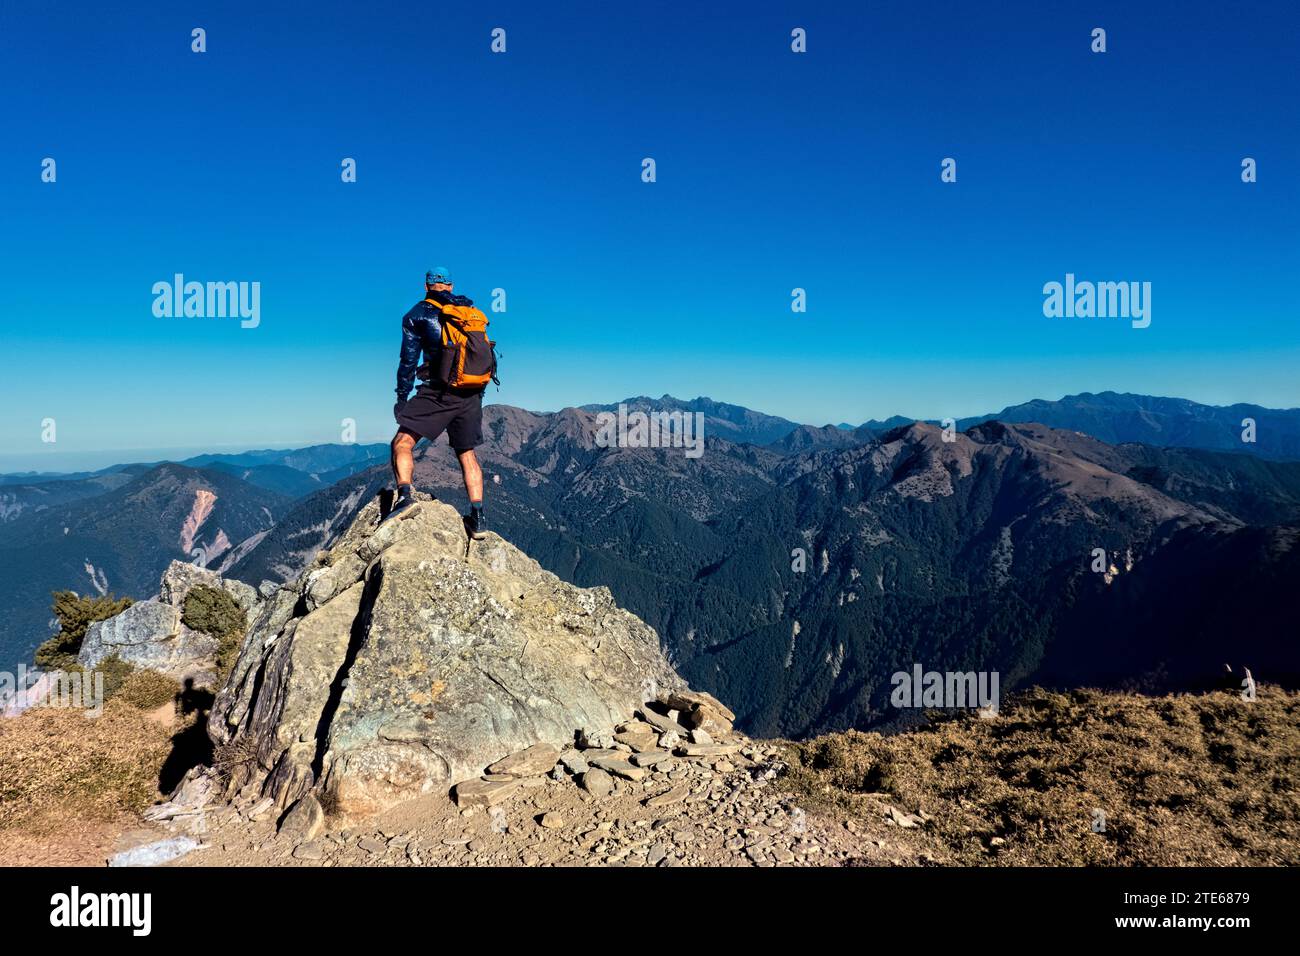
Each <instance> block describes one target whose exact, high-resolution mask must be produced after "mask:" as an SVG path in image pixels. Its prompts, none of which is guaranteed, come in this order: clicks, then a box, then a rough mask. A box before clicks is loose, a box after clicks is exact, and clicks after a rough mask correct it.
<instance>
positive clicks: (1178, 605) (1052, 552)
mask: <svg viewBox="0 0 1300 956" xmlns="http://www.w3.org/2000/svg"><path fill="white" fill-rule="evenodd" d="M618 404H624V405H626V406H628V408H629V409H631V410H644V411H650V410H663V411H691V412H701V413H703V414H704V417H705V436H706V447H705V453H704V455H703V456H702V457H700V458H698V459H687V458H686V457H685V456H684V455H683V453H682V450H681V449H673V448H657V449H652V448H604V447H600V446H599V445H598V444H597V442H596V441H595V432H596V415H597V414H598V413H599V412H601V411H612V410H615V409H617V407H618ZM1242 408H1249V406H1234V407H1233V409H1210V408H1208V407H1207V406H1199V405H1196V404H1195V403H1190V402H1184V401H1183V400H1179V399H1155V398H1146V397H1142V396H1131V395H1114V394H1113V393H1102V394H1101V395H1079V396H1070V397H1067V398H1066V399H1062V400H1061V401H1060V402H1055V403H1028V404H1026V405H1024V406H1016V407H1015V408H1013V409H1007V410H1005V414H1000V415H998V416H997V417H996V418H990V417H987V416H985V417H980V418H979V419H972V420H969V421H963V422H959V423H958V426H959V428H960V429H961V430H960V432H959V433H957V434H955V435H954V434H953V433H951V432H948V433H945V431H944V430H943V429H941V428H940V427H937V426H936V425H933V424H929V423H923V422H912V421H910V420H906V419H891V420H887V421H883V422H868V423H864V424H863V425H861V426H856V427H853V428H845V427H840V426H827V427H823V428H818V427H814V426H804V425H798V424H797V423H794V422H790V421H787V420H785V419H781V418H777V417H775V416H769V415H764V414H762V413H759V412H754V411H751V410H749V409H745V408H742V407H740V406H735V405H727V404H725V403H721V402H714V401H712V400H709V399H696V400H694V401H689V402H683V401H679V400H676V399H672V398H671V397H669V396H665V397H664V398H662V399H648V398H644V397H642V398H635V399H628V400H626V401H625V402H624V403H616V404H613V405H594V406H586V407H584V408H569V409H563V410H561V411H559V412H555V413H546V414H543V413H536V412H530V411H525V410H523V409H519V408H514V407H511V406H505V405H496V406H488V407H487V408H485V410H484V435H485V439H486V441H485V444H484V446H483V447H482V448H481V449H480V455H479V457H480V460H481V462H482V464H483V468H484V473H485V476H486V479H487V481H488V491H487V496H486V497H487V501H488V508H489V516H490V520H491V523H492V525H491V526H492V528H493V530H496V531H499V532H500V533H501V534H502V535H504V536H505V537H506V538H508V539H509V540H511V541H512V542H513V543H515V544H516V545H518V546H519V547H520V548H521V549H522V550H524V551H525V552H527V553H528V554H530V555H531V556H532V557H533V558H534V559H536V560H537V561H538V562H539V563H541V564H542V566H543V567H545V568H546V569H548V570H550V571H552V572H554V573H556V574H558V575H559V576H560V577H562V578H564V579H566V580H569V581H572V582H574V583H576V584H579V585H582V586H592V585H597V584H603V585H606V586H608V587H609V588H610V589H611V591H612V592H613V594H614V596H615V598H616V600H617V601H618V602H619V604H621V605H622V606H624V607H626V608H628V609H629V610H631V611H633V612H634V613H636V614H637V615H638V616H640V617H642V618H643V619H644V620H646V621H647V622H648V623H650V624H651V625H652V626H654V627H655V628H656V629H657V630H658V632H659V634H660V636H661V639H662V641H663V642H664V646H665V649H666V651H667V652H668V654H669V657H670V659H671V660H672V662H673V663H674V665H675V666H676V667H677V669H678V670H679V672H680V673H681V674H682V675H683V676H684V677H686V679H687V680H688V681H689V682H690V683H691V684H692V685H693V686H697V687H699V688H701V689H704V690H707V691H710V692H712V693H715V694H716V695H718V696H719V697H721V698H722V699H724V700H726V701H727V702H728V704H729V705H730V706H731V707H732V708H733V709H734V710H735V711H736V713H737V715H738V725H739V726H741V727H743V728H745V729H746V730H747V731H748V732H751V733H755V734H760V735H782V736H792V737H798V736H805V735H808V734H811V733H815V732H819V731H824V730H836V729H843V728H846V727H854V726H856V727H864V726H878V725H885V724H889V723H892V722H898V721H899V720H900V719H903V718H900V714H899V712H898V711H897V710H896V709H893V708H891V707H890V706H889V704H888V697H889V691H890V689H891V685H890V677H891V675H892V674H894V673H895V672H898V671H909V670H910V669H911V668H912V667H913V665H914V664H918V663H919V664H921V665H923V666H924V667H925V669H927V670H939V671H945V670H961V671H966V670H977V671H990V670H992V671H997V672H999V674H1000V676H1001V686H1002V689H1003V692H1004V693H1005V692H1007V691H1008V690H1009V689H1011V688H1012V687H1014V686H1017V685H1019V684H1023V683H1026V682H1030V681H1033V682H1038V683H1048V684H1059V685H1063V686H1064V685H1070V686H1077V685H1080V684H1100V685H1107V686H1118V687H1134V688H1143V689H1167V688H1172V687H1184V686H1191V685H1195V684H1196V683H1197V682H1199V681H1202V680H1206V679H1212V678H1213V676H1214V675H1215V673H1216V671H1219V670H1222V666H1223V663H1224V662H1228V661H1232V662H1234V663H1237V664H1240V663H1246V664H1247V665H1249V666H1251V667H1252V668H1254V669H1255V671H1256V673H1257V674H1258V675H1260V676H1261V678H1262V679H1268V680H1273V681H1277V682H1281V683H1287V682H1290V683H1295V682H1297V681H1298V680H1300V666H1297V662H1296V655H1295V654H1294V651H1293V650H1292V645H1293V641H1292V637H1291V635H1292V634H1293V631H1294V628H1293V626H1292V625H1291V624H1290V621H1289V616H1288V610H1287V607H1286V600H1287V598H1288V596H1289V594H1290V593H1291V590H1292V589H1293V588H1294V587H1295V586H1296V585H1297V584H1300V551H1298V550H1297V548H1296V546H1295V545H1296V540H1297V537H1300V462H1295V461H1287V460H1282V459H1283V458H1284V457H1285V454H1284V451H1283V450H1284V449H1285V448H1287V447H1289V446H1288V445H1287V443H1286V441H1285V440H1283V438H1282V436H1285V435H1286V434H1289V433H1288V432H1287V430H1286V429H1287V428H1288V427H1291V426H1294V424H1295V422H1296V418H1297V416H1298V415H1300V413H1298V412H1295V411H1272V410H1267V409H1259V410H1255V412H1254V414H1253V415H1250V416H1249V417H1254V418H1255V419H1256V421H1257V423H1258V439H1259V440H1258V447H1247V446H1244V445H1243V443H1241V441H1240V427H1238V428H1237V431H1236V433H1235V434H1237V442H1236V444H1235V445H1230V444H1228V441H1229V437H1228V436H1230V433H1231V428H1230V427H1229V426H1230V423H1231V421H1232V420H1233V419H1234V418H1236V416H1238V414H1241V415H1242V417H1247V415H1246V413H1244V412H1239V410H1240V409H1242ZM1031 409H1032V410H1033V411H1034V412H1036V413H1037V414H1038V418H1039V419H1044V418H1045V419H1050V421H1048V422H1045V423H1044V422H1041V421H1038V422H1028V421H1024V420H1023V416H1025V415H1029V414H1030V411H1029V410H1031ZM1106 409H1111V410H1112V412H1111V414H1109V415H1108V414H1107V413H1106V411H1105V410H1106ZM1237 421H1238V422H1239V421H1240V419H1239V418H1238V419H1237ZM1049 426H1050V427H1049ZM1081 426H1086V427H1081ZM1090 429H1091V431H1092V432H1098V433H1100V434H1097V435H1092V434H1091V432H1090V431H1089V430H1090ZM1134 436H1143V437H1145V438H1146V439H1147V440H1146V441H1143V442H1141V443H1139V441H1138V439H1137V438H1135V437H1134ZM1266 436H1268V438H1269V440H1268V442H1267V444H1266V442H1265V438H1266ZM946 438H952V439H953V440H951V441H949V440H945V439H946ZM1182 439H1189V441H1188V445H1189V447H1168V446H1171V445H1172V444H1174V443H1175V441H1176V440H1182ZM1197 441H1199V442H1201V443H1203V444H1204V445H1206V446H1209V447H1205V448H1198V447H1195V444H1194V443H1195V442H1197ZM323 447H324V448H327V449H328V448H331V447H334V448H336V449H338V448H342V449H349V448H350V449H354V454H353V457H351V458H346V459H344V460H342V461H341V463H340V462H339V461H338V459H336V458H333V457H331V456H332V455H334V454H335V452H326V451H323V450H320V449H318V450H316V451H315V452H312V453H311V454H308V455H303V456H302V457H301V458H299V459H295V458H292V457H291V456H292V454H293V453H288V452H271V451H266V452H250V453H247V455H246V456H205V457H204V458H203V459H198V460H191V462H190V466H180V465H158V466H153V467H148V466H131V467H130V468H120V469H117V470H113V471H110V472H109V473H107V474H97V475H94V476H89V477H81V478H78V479H75V480H72V481H68V482H50V481H43V482H35V483H32V484H31V485H16V486H15V485H8V486H5V487H3V488H0V494H5V493H12V492H13V490H14V488H15V487H19V488H24V489H27V490H25V491H24V492H23V495H24V496H25V497H23V498H22V499H21V500H20V501H19V500H18V499H15V501H16V502H17V503H20V504H21V505H22V506H23V508H24V509H25V510H24V511H23V512H20V513H19V514H18V515H17V516H16V517H14V518H13V519H12V520H8V521H5V522H4V523H0V571H4V572H5V573H6V574H7V575H14V574H17V575H18V577H7V579H8V580H11V581H15V582H17V584H18V586H17V587H14V586H11V587H9V588H7V589H6V595H5V605H6V607H4V608H3V610H5V611H8V612H9V615H8V617H9V623H8V624H6V628H7V630H6V631H5V632H4V633H3V634H0V640H7V641H9V645H8V647H7V648H6V650H8V649H9V647H12V648H14V651H11V653H14V652H17V653H21V652H22V650H23V649H24V648H30V647H31V646H34V644H35V643H37V642H38V640H39V639H41V638H43V637H44V636H45V635H46V633H47V632H46V630H45V628H44V624H45V618H46V617H47V616H48V612H47V610H46V608H47V605H48V590H50V589H52V588H54V587H70V588H73V589H77V590H88V589H99V588H100V587H101V586H102V587H106V588H107V589H109V590H112V591H114V592H115V593H118V594H131V595H132V596H136V597H145V596H148V595H147V594H145V593H144V592H145V591H147V590H149V588H150V587H152V586H153V585H154V584H155V583H156V580H157V577H158V573H159V571H160V570H161V568H162V567H165V565H166V563H167V561H168V560H170V559H171V558H172V557H178V556H183V555H182V554H180V553H179V552H182V551H183V550H189V549H183V548H182V546H183V545H185V544H187V543H190V544H193V543H194V542H193V541H190V542H187V540H186V537H185V536H186V534H187V533H188V532H187V531H186V530H185V529H187V528H192V529H193V530H194V535H195V537H194V541H198V542H200V544H201V545H202V546H204V547H210V546H212V545H213V544H214V543H219V542H222V538H224V546H223V547H221V548H219V549H217V553H216V554H215V555H214V556H211V557H215V561H214V563H213V565H212V566H213V567H214V568H219V569H220V570H222V572H223V573H225V574H226V575H227V576H232V577H236V578H240V579H242V580H244V581H247V582H249V583H251V584H257V583H259V582H261V581H262V580H264V579H271V580H275V581H283V580H287V579H289V578H291V577H293V576H295V575H296V574H298V573H299V572H300V571H301V569H302V568H303V567H304V566H305V565H306V564H307V563H308V562H309V561H310V560H311V559H312V558H313V557H314V556H315V554H316V552H317V551H318V550H319V549H320V548H321V547H322V546H323V545H325V544H326V543H328V542H330V541H331V540H332V539H333V538H334V537H335V536H336V535H337V534H339V533H340V532H341V530H342V529H343V528H345V527H346V526H347V525H348V524H349V523H350V521H351V519H352V518H353V517H354V516H355V514H356V513H357V512H358V511H359V510H360V508H361V507H363V506H364V504H365V503H366V502H367V501H368V500H370V499H371V497H373V495H374V494H375V493H376V492H378V491H379V490H380V489H381V488H383V487H386V486H388V485H389V484H390V482H391V476H390V475H389V474H388V469H387V465H386V456H387V446H384V445H377V446H323ZM1229 448H1231V449H1232V451H1231V452H1229V451H1228V450H1227V449H1229ZM1219 449H1222V450H1219ZM1243 452H1247V453H1243ZM340 454H346V452H341V453H340ZM1296 457H1297V458H1300V454H1297V455H1296ZM376 459H380V460H382V461H383V463H381V464H376V465H373V466H370V467H367V463H368V462H373V461H374V460H376ZM194 465H197V466H198V467H192V466H194ZM331 465H333V466H334V468H339V469H343V470H344V471H347V470H348V469H349V468H351V469H353V471H352V472H351V473H348V474H345V475H342V476H340V477H339V479H338V480H335V481H333V482H332V483H331V484H329V485H328V486H323V487H322V486H317V487H318V490H311V485H309V484H307V483H306V482H305V481H301V480H299V479H297V478H293V477H291V476H290V475H287V474H284V473H283V472H282V471H281V469H287V470H288V471H290V472H294V473H295V474H308V473H309V472H304V471H303V468H305V467H310V468H313V469H317V470H316V471H314V472H310V473H311V474H315V475H316V476H317V478H316V479H315V480H317V481H320V482H321V484H322V485H323V483H324V481H325V480H326V479H327V478H328V477H330V476H331V475H332V474H333V469H332V468H331V467H329V466H331ZM142 469H143V470H142ZM255 479H256V481H255ZM87 482H98V483H99V485H87V484H85V483H87ZM416 483H417V486H418V487H420V488H421V489H422V490H428V491H431V492H434V493H435V494H437V495H438V496H439V497H440V498H443V499H444V500H449V501H452V502H458V503H459V502H463V490H462V489H461V487H460V477H459V471H458V468H457V467H456V464H455V461H454V458H453V456H452V455H451V454H450V453H449V452H448V450H447V449H446V448H445V446H443V445H439V446H433V447H425V448H423V449H421V450H420V451H419V452H417V463H416ZM55 484H66V485H69V486H70V487H69V489H66V490H64V491H62V492H56V491H52V490H50V489H51V488H52V486H53V485H55ZM73 485H76V487H75V488H73V487H71V486H73ZM96 488H98V489H99V490H98V491H96V490H95V489H96ZM33 489H36V490H33ZM205 490H206V492H207V493H208V494H210V495H214V496H215V502H216V503H215V504H213V505H212V508H211V513H209V514H208V515H206V516H205V517H203V519H202V520H201V521H199V520H197V518H198V517H199V515H197V514H196V513H195V511H194V507H195V503H196V502H198V501H200V500H203V497H204V496H203V494H201V492H203V491H205ZM304 491H305V492H306V493H304ZM40 494H45V495H50V496H52V497H50V498H49V499H47V500H45V501H44V504H45V507H43V508H42V507H41V503H40V502H38V499H37V498H36V496H37V495H40ZM60 494H61V495H63V497H62V498H59V497H57V496H58V495H60ZM34 502H35V503H34ZM142 504H143V506H142ZM218 506H220V508H221V509H223V510H221V511H220V512H219V513H218ZM38 509H39V510H38ZM94 515H98V516H99V517H98V518H92V516H94ZM218 532H220V534H218ZM1097 549H1101V552H1103V559H1102V564H1103V567H1102V570H1101V571H1094V570H1093V568H1094V566H1096V565H1097V560H1098V559H1097V553H1098V551H1097ZM35 553H39V554H42V555H45V554H48V555H50V556H51V560H48V561H47V560H42V561H41V562H39V564H40V565H41V570H40V571H39V572H37V571H33V570H31V569H24V568H23V567H22V566H23V565H24V563H25V564H27V565H31V564H34V563H37V562H33V561H31V555H32V554H35ZM211 557H210V560H211ZM160 562H161V564H160ZM24 574H25V576H23V575H24ZM42 592H44V593H42ZM33 632H35V633H33Z"/></svg>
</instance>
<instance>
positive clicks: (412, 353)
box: [397, 309, 423, 406]
mask: <svg viewBox="0 0 1300 956" xmlns="http://www.w3.org/2000/svg"><path fill="white" fill-rule="evenodd" d="M422 347H423V343H422V342H421V340H420V333H419V331H418V330H417V329H416V327H415V309H412V310H411V311H410V312H407V313H406V315H404V316H402V351H401V355H400V356H399V357H398V361H397V404H398V405H399V406H400V405H402V404H404V403H405V402H406V397H407V396H408V395H410V394H411V388H412V387H413V386H414V385H415V370H416V368H417V367H418V366H419V364H420V349H421V348H422Z"/></svg>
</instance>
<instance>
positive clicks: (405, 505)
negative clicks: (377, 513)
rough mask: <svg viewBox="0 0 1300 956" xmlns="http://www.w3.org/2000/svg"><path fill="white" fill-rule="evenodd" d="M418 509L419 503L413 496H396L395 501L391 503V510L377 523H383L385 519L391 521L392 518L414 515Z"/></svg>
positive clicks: (403, 518)
mask: <svg viewBox="0 0 1300 956" xmlns="http://www.w3.org/2000/svg"><path fill="white" fill-rule="evenodd" d="M419 510H420V503H419V502H418V501H416V500H415V499H414V498H398V499H397V501H395V502H394V503H393V510H392V511H390V512H388V514H386V515H384V516H383V517H382V518H380V519H379V523H380V524H383V523H384V522H385V521H391V520H392V519H393V518H400V519H402V520H406V519H407V518H411V517H414V516H415V514H416V513H417V512H418V511H419Z"/></svg>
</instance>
